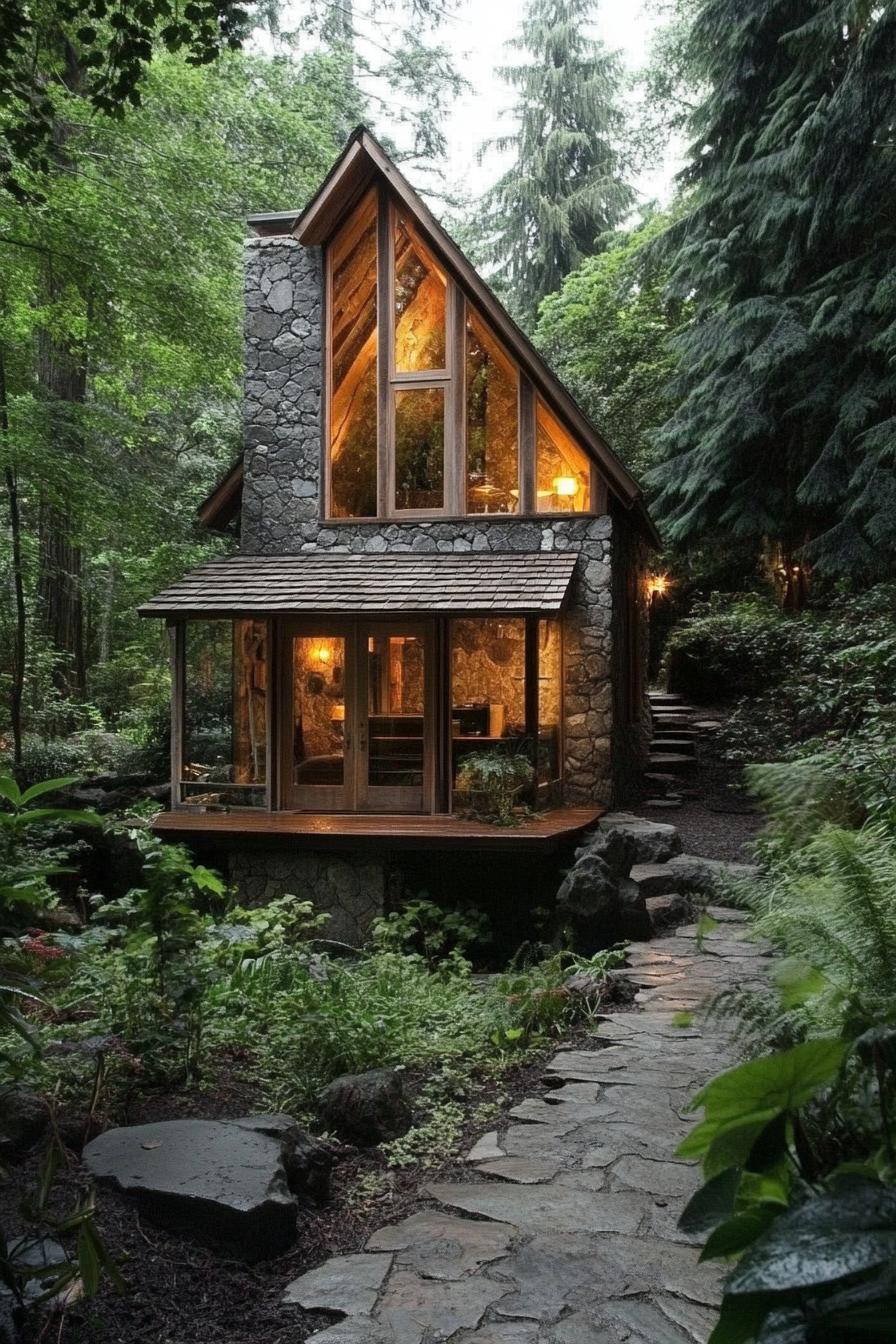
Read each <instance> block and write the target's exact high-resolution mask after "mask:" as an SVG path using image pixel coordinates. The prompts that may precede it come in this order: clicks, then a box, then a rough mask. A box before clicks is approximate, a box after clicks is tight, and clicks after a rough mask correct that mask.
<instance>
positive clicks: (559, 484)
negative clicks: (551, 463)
mask: <svg viewBox="0 0 896 1344" xmlns="http://www.w3.org/2000/svg"><path fill="white" fill-rule="evenodd" d="M551 485H552V486H553V487H554V494H555V495H559V496H560V498H561V499H573V498H574V497H575V496H576V495H577V494H578V493H579V483H578V481H577V480H576V478H575V477H574V476H555V477H554V479H553V480H552V481H551Z"/></svg>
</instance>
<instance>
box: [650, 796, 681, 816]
mask: <svg viewBox="0 0 896 1344" xmlns="http://www.w3.org/2000/svg"><path fill="white" fill-rule="evenodd" d="M644 806H645V807H652V808H654V809H655V810H656V811H657V812H662V811H664V810H665V811H668V812H675V811H677V810H679V809H680V808H681V806H682V802H681V798H679V797H675V798H673V797H671V796H669V797H668V798H648V799H647V802H646V803H645V804H644Z"/></svg>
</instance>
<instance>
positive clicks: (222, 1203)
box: [83, 1117, 297, 1260]
mask: <svg viewBox="0 0 896 1344" xmlns="http://www.w3.org/2000/svg"><path fill="white" fill-rule="evenodd" d="M276 1119H280V1118H276ZM264 1120H265V1122H268V1121H271V1120H272V1117H264ZM270 1127H271V1126H269V1128H270ZM273 1127H274V1128H277V1126H276V1125H274V1126H273ZM83 1160H84V1163H85V1165H86V1167H87V1169H88V1171H89V1172H90V1173H91V1175H92V1176H93V1177H94V1178H95V1179H96V1180H97V1181H99V1182H101V1183H102V1184H104V1185H110V1186H112V1187H113V1188H114V1189H116V1190H118V1191H120V1192H121V1193H122V1194H123V1195H126V1196H127V1197H128V1198H129V1199H132V1200H133V1201H134V1203H135V1204H136V1205H137V1206H138V1208H139V1209H140V1211H141V1212H142V1213H144V1214H145V1215H146V1216H147V1217H148V1218H150V1219H151V1220H152V1221H154V1222H156V1223H158V1224H159V1225H160V1226H162V1227H167V1228H171V1229H172V1230H174V1231H177V1232H180V1233H182V1234H184V1235H185V1236H189V1237H193V1238H195V1239H197V1240H200V1241H213V1242H225V1243H227V1245H228V1246H229V1247H230V1248H232V1250H234V1251H236V1252H237V1253H238V1254H240V1255H241V1256H242V1257H243V1258H245V1259H247V1260H259V1259H263V1258H265V1257H266V1256H273V1255H279V1254H281V1253H282V1252H283V1251H285V1250H286V1249H287V1248H288V1247H289V1246H290V1245H291V1244H292V1242H293V1240H294V1239H295V1232H296V1213H297V1204H296V1200H295V1197H294V1196H293V1195H292V1194H291V1193H290V1190H289V1185H288V1182H287V1174H286V1168H285V1164H284V1140H283V1139H282V1138H275V1137H273V1136H272V1134H271V1133H270V1132H265V1129H259V1128H258V1127H257V1122H256V1120H255V1119H254V1118H250V1122H248V1123H245V1124H243V1123H240V1122H237V1121H226V1120H168V1121H164V1122H162V1123H159V1124H154V1125H131V1126H129V1127H127V1128H123V1129H110V1130H107V1131H106V1133H105V1134H101V1135H100V1136H99V1138H96V1139H94V1140H93V1141H92V1142H91V1143H89V1144H88V1145H87V1147H86V1148H85V1149H84V1155H83Z"/></svg>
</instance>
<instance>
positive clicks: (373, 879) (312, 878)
mask: <svg viewBox="0 0 896 1344" xmlns="http://www.w3.org/2000/svg"><path fill="white" fill-rule="evenodd" d="M227 866H228V877H229V879H230V882H231V883H232V884H233V886H234V887H236V890H237V892H238V894H239V899H240V900H241V901H243V902H244V903H245V904H246V905H264V904H265V903H266V902H268V901H273V900H276V899H277V898H278V897H280V896H287V895H289V896H299V897H301V898H302V900H307V901H311V902H312V903H313V905H314V909H315V911H316V912H317V913H318V914H328V915H329V916H330V920H329V922H328V923H327V924H326V925H325V926H324V928H323V929H322V931H321V937H323V938H332V939H334V940H335V941H336V942H340V943H350V944H351V945H352V946H353V947H360V946H361V944H362V943H364V942H366V941H367V939H368V937H369V936H370V929H371V925H372V924H373V921H374V920H375V919H376V918H377V917H378V916H379V915H382V914H383V911H384V909H385V895H386V873H385V868H384V865H383V864H382V863H377V862H372V861H369V860H368V861H364V860H362V859H356V858H354V857H353V856H349V855H344V856H343V855H336V854H295V853H290V852H289V851H284V850H264V851H254V852H253V851H248V852H247V851H243V852H241V853H235V854H230V855H229V857H228V865H227Z"/></svg>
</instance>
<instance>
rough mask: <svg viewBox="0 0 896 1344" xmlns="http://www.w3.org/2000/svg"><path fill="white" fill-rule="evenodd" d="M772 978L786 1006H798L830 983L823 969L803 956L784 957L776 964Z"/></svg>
mask: <svg viewBox="0 0 896 1344" xmlns="http://www.w3.org/2000/svg"><path fill="white" fill-rule="evenodd" d="M772 978H773V979H774V982H775V984H776V985H777V988H778V993H779V994H780V996H781V1003H782V1005H783V1006H784V1007H785V1008H798V1007H799V1006H800V1005H801V1004H803V1003H806V1002H807V1001H808V1000H809V999H812V998H815V997H816V995H818V994H820V993H821V992H822V990H823V989H824V988H825V986H826V985H827V983H828V982H827V980H826V979H825V977H824V975H822V973H821V971H819V970H816V968H815V967H814V966H810V965H809V963H808V962H807V961H803V960H802V958H801V957H784V958H783V959H782V960H781V961H779V962H778V963H777V965H776V966H775V968H774V970H773V972H772Z"/></svg>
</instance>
